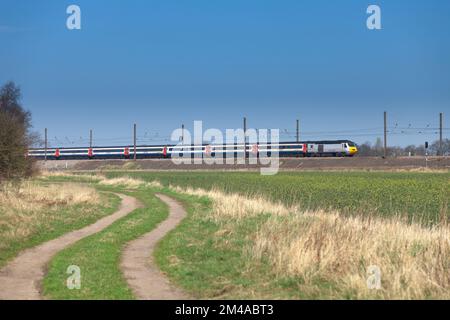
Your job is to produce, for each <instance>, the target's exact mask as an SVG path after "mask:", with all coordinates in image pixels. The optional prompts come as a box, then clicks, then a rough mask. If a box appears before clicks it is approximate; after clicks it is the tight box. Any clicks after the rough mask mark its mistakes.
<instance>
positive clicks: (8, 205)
mask: <svg viewBox="0 0 450 320" xmlns="http://www.w3.org/2000/svg"><path fill="white" fill-rule="evenodd" d="M99 201H100V197H99V195H98V193H97V192H96V191H95V189H93V188H90V187H87V186H82V185H78V184H73V183H62V184H57V185H56V184H51V185H42V184H38V183H35V182H31V181H25V182H22V183H20V184H19V185H14V184H3V185H2V186H1V187H0V206H1V208H2V210H5V211H16V210H19V211H35V210H41V209H43V208H45V207H51V206H57V205H76V204H83V203H88V204H96V203H98V202H99Z"/></svg>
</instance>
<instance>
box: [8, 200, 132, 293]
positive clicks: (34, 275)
mask: <svg viewBox="0 0 450 320" xmlns="http://www.w3.org/2000/svg"><path fill="white" fill-rule="evenodd" d="M119 196H120V197H121V198H122V204H121V205H120V209H119V210H118V211H117V212H115V213H114V214H112V215H109V216H107V217H104V218H102V219H100V220H98V221H97V222H96V223H94V224H91V225H89V226H87V227H85V228H83V229H80V230H76V231H72V232H70V233H67V234H65V235H63V236H61V237H59V238H57V239H54V240H50V241H48V242H45V243H43V244H41V245H39V246H37V247H34V248H31V249H27V250H24V251H23V252H21V253H20V254H19V255H18V256H17V257H16V258H15V259H14V260H12V261H11V262H10V263H8V264H7V265H6V266H5V267H4V268H3V269H1V270H0V300H39V299H42V295H41V282H42V279H43V278H44V276H45V268H46V266H47V264H48V263H49V261H50V260H51V258H52V257H53V256H54V255H55V254H56V253H58V252H59V251H61V250H62V249H64V248H66V247H67V246H69V245H71V244H73V243H75V242H77V241H78V240H80V239H82V238H84V237H87V236H90V235H92V234H94V233H97V232H99V231H101V230H103V229H104V228H106V227H107V226H109V225H110V224H112V223H113V222H115V221H116V220H118V219H120V218H122V217H124V216H126V215H127V214H128V213H130V212H132V211H133V210H134V209H136V208H138V207H139V206H140V204H139V202H138V201H137V200H136V199H135V198H132V197H128V196H124V195H119Z"/></svg>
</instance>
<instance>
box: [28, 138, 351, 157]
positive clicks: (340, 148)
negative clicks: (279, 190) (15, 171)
mask: <svg viewBox="0 0 450 320" xmlns="http://www.w3.org/2000/svg"><path fill="white" fill-rule="evenodd" d="M244 145H245V150H246V151H245V152H246V155H247V156H250V155H253V156H256V157H259V156H267V157H271V156H272V154H276V153H277V154H278V156H279V157H280V158H284V157H286V158H289V157H326V156H328V157H353V156H354V155H356V154H357V153H358V148H357V145H356V144H355V143H354V142H352V141H350V140H330V141H302V142H279V143H256V144H251V143H246V144H244V143H241V144H239V143H235V144H202V145H193V144H191V145H182V146H180V145H154V146H152V145H139V146H136V147H134V146H110V147H80V148H74V147H73V148H32V149H30V150H28V154H27V155H28V156H29V157H32V158H36V159H38V160H44V159H47V160H83V159H97V160H102V159H105V160H106V159H130V158H132V159H133V158H134V157H136V158H137V159H170V158H173V157H198V156H200V155H201V156H202V157H203V156H205V157H221V156H222V157H223V158H228V157H236V158H237V157H243V156H244Z"/></svg>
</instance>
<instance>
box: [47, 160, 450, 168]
mask: <svg viewBox="0 0 450 320" xmlns="http://www.w3.org/2000/svg"><path fill="white" fill-rule="evenodd" d="M39 165H40V167H42V168H45V169H49V170H65V169H68V170H81V171H88V170H111V169H138V170H149V171H164V170H167V171H176V170H180V171H191V170H203V171H204V170H232V171H233V170H244V171H245V170H250V171H251V170H258V169H259V168H261V166H260V165H238V164H232V165H227V164H222V165H217V164H215V165H206V164H197V165H194V164H183V165H176V164H174V163H173V162H172V161H171V160H169V159H161V160H150V159H148V160H138V161H136V162H133V161H125V160H69V161H64V160H61V161H47V162H46V163H44V162H43V161H41V162H39ZM124 165H131V166H130V167H127V166H126V167H123V166H124ZM279 167H280V170H281V171H301V170H414V169H424V168H425V167H428V168H430V169H442V170H450V157H443V158H439V157H430V158H428V161H426V160H425V158H424V157H397V158H387V159H383V158H379V157H354V158H284V159H280V165H279Z"/></svg>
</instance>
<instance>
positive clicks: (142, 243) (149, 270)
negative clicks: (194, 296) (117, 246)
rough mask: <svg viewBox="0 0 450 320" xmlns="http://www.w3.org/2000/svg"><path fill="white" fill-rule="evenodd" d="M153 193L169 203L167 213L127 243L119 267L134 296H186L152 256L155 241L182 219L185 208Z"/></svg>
mask: <svg viewBox="0 0 450 320" xmlns="http://www.w3.org/2000/svg"><path fill="white" fill-rule="evenodd" d="M156 196H157V197H158V198H159V199H161V200H162V201H163V202H165V203H166V204H167V205H168V206H169V217H168V218H167V219H166V220H164V221H163V222H161V223H160V224H159V225H158V226H157V227H156V229H153V230H152V231H151V232H149V233H147V234H145V235H144V236H142V237H141V238H139V239H136V240H133V241H131V242H129V243H128V244H127V246H126V247H125V249H124V251H123V254H122V261H121V269H122V272H123V274H124V275H125V278H126V280H127V282H128V285H129V286H130V288H131V289H132V290H133V293H134V294H135V296H136V298H137V299H140V300H178V299H189V297H188V296H187V295H186V294H185V293H184V292H183V291H182V290H181V289H178V288H176V287H175V286H173V285H172V284H171V283H170V281H169V280H168V279H167V278H166V277H165V275H164V274H163V273H162V272H161V271H160V270H159V268H158V267H157V266H156V264H155V261H154V258H153V251H154V249H155V246H156V244H157V243H158V242H159V241H160V240H161V239H162V238H163V237H164V236H165V235H166V234H167V233H168V232H169V231H170V230H172V229H174V228H175V227H176V226H177V225H178V224H179V223H180V222H181V220H183V218H184V217H185V216H186V211H185V210H184V208H183V207H182V206H181V204H179V203H178V202H177V201H176V200H174V199H172V198H170V197H168V196H165V195H162V194H157V195H156Z"/></svg>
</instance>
